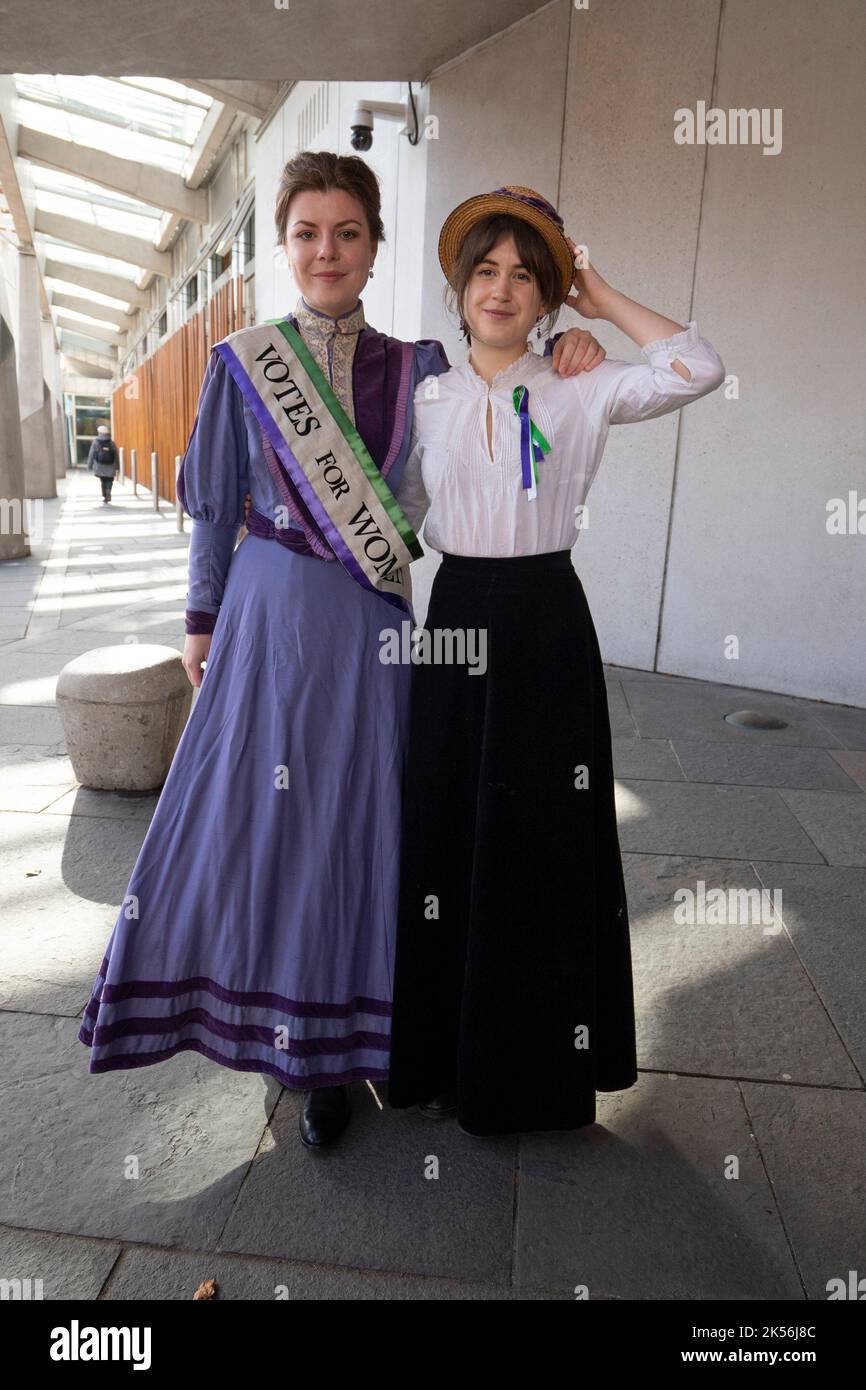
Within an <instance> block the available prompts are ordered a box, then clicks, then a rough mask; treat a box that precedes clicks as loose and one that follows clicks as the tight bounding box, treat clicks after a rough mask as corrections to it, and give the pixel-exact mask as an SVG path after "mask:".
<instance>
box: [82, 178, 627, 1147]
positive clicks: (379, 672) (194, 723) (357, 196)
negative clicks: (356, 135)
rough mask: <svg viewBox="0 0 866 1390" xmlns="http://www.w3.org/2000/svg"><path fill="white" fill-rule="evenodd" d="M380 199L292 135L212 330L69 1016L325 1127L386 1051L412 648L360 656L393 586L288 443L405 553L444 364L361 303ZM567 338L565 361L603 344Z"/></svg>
mask: <svg viewBox="0 0 866 1390" xmlns="http://www.w3.org/2000/svg"><path fill="white" fill-rule="evenodd" d="M379 207H380V205H379V189H378V184H377V181H376V178H375V175H374V174H373V173H372V171H371V170H370V169H369V168H368V166H367V165H365V164H364V162H363V161H362V160H360V159H357V158H355V157H352V156H350V157H338V156H336V155H334V154H330V153H324V152H323V153H316V154H311V153H304V154H301V155H298V156H297V157H296V158H294V159H293V160H291V161H290V162H289V163H288V164H287V165H286V167H285V169H284V171H283V176H282V181H281V186H280V190H279V194H278V199H277V205H276V212H275V217H276V225H277V231H278V234H279V241H280V243H281V244H283V245H284V246H285V249H286V253H287V256H288V259H289V263H290V265H291V268H292V271H293V274H294V278H295V281H296V283H297V285H298V288H299V290H300V292H301V298H300V300H299V302H298V305H297V308H296V309H295V312H294V314H292V315H286V316H285V317H284V318H283V319H282V320H273V321H272V322H271V323H270V324H264V325H256V326H255V327H251V328H247V329H243V330H241V331H240V332H239V333H234V334H232V335H230V337H229V338H228V339H226V340H224V342H223V343H220V344H219V345H214V348H213V350H212V352H211V357H210V361H209V364H208V368H207V371H206V374H205V378H204V382H203V385H202V390H201V396H200V399H199V405H198V413H197V417H196V421H195V425H194V427H193V431H192V434H191V436H190V440H189V444H188V446H187V450H186V453H185V455H184V459H183V464H182V468H181V473H180V478H179V484H178V487H179V493H180V495H181V498H182V500H183V502H184V505H185V508H186V510H187V512H188V513H189V514H190V516H191V517H193V518H194V524H193V532H192V539H191V546H190V555H189V588H188V595H187V605H188V606H187V620H186V629H187V633H188V636H187V640H186V645H185V648H184V665H185V667H186V669H187V672H188V674H189V676H190V679H191V681H192V683H193V684H194V685H196V686H198V685H200V686H201V689H200V692H199V695H198V698H197V700H196V702H195V705H194V708H193V710H192V713H191V715H190V718H189V720H188V722H187V725H186V728H185V729H184V732H183V735H182V737H181V739H180V742H179V744H178V747H177V751H176V753H175V757H174V760H173V762H172V765H171V769H170V771H169V775H168V778H167V780H166V782H165V785H164V787H163V790H162V793H161V796H160V799H159V802H158V804H157V807H156V811H155V813H154V816H153V820H152V821H151V824H150V826H149V828H148V832H147V835H146V837H145V839H144V843H143V845H142V848H141V851H140V853H139V856H138V859H137V861H136V864H135V867H134V870H133V873H132V877H131V879H130V882H129V887H128V890H127V895H126V897H125V899H124V903H123V906H122V908H121V910H120V912H119V915H118V917H117V921H116V923H115V926H114V929H113V931H112V934H111V937H110V940H109V943H108V947H107V949H106V952H105V958H104V960H103V962H102V964H101V967H100V970H99V974H98V976H97V979H96V983H95V985H94V988H93V992H92V995H91V999H90V1001H89V1003H88V1005H87V1007H86V1009H85V1011H84V1017H83V1021H82V1024H81V1030H80V1032H79V1038H80V1040H81V1041H82V1042H83V1043H85V1044H86V1045H87V1046H88V1047H90V1048H91V1056H90V1070H91V1071H92V1072H102V1071H110V1070H114V1069H117V1068H128V1067H139V1066H148V1065H151V1064H153V1063H156V1062H161V1061H164V1060H165V1059H167V1058H169V1057H171V1056H173V1055H174V1054H175V1053H177V1052H181V1051H186V1050H193V1051H196V1052H199V1053H202V1054H203V1055H204V1056H206V1057H209V1058H211V1060H213V1061H214V1062H217V1063H220V1064H221V1065H223V1066H228V1067H233V1068H235V1069H237V1070H240V1071H256V1072H263V1073H267V1074H268V1075H271V1076H273V1077H275V1078H277V1079H278V1080H279V1081H281V1082H282V1083H283V1085H285V1086H288V1087H291V1088H294V1089H298V1090H302V1091H303V1092H304V1093H305V1094H304V1100H303V1105H302V1107H301V1111H300V1117H299V1123H300V1132H301V1138H302V1140H303V1142H304V1143H305V1144H307V1145H308V1146H311V1147H320V1146H322V1145H324V1144H328V1143H330V1142H332V1141H333V1140H334V1139H335V1138H336V1137H337V1135H338V1134H339V1133H340V1132H341V1131H342V1129H343V1128H344V1127H345V1125H346V1123H347V1120H348V1117H349V1114H350V1105H349V1096H348V1089H347V1085H348V1083H351V1082H355V1081H359V1080H364V1079H371V1080H376V1079H385V1078H387V1076H388V1062H389V1049H390V1015H391V999H392V975H393V960H394V947H395V933H396V907H397V892H398V872H399V842H400V805H401V782H402V776H403V768H404V746H405V741H406V735H407V716H408V697H409V676H410V668H409V667H408V666H405V665H394V664H385V663H383V662H382V661H381V660H380V659H379V656H380V650H381V641H380V633H381V631H382V629H383V628H384V627H386V626H388V625H389V624H393V623H394V621H395V620H396V621H398V622H399V621H400V619H401V617H403V616H411V607H410V605H409V602H408V599H407V598H404V597H402V596H401V594H400V592H399V588H398V581H397V580H396V579H395V580H394V581H393V583H391V581H390V580H387V581H383V580H382V579H381V576H380V575H379V576H377V575H376V574H375V573H372V570H371V569H370V565H371V564H372V562H370V561H368V560H365V556H364V555H363V554H361V552H360V550H359V551H357V553H356V554H354V555H353V554H352V553H351V546H352V545H353V544H354V543H355V541H356V539H357V536H356V535H355V534H354V533H353V530H352V527H351V526H349V525H348V523H347V520H346V518H345V517H343V518H342V519H341V518H340V517H339V516H337V515H336V512H334V516H335V518H336V519H332V514H331V512H329V510H328V508H332V509H333V508H336V507H337V502H336V501H335V500H334V499H335V498H338V497H339V494H340V492H341V491H342V487H341V486H339V485H335V483H334V477H335V469H336V468H337V462H336V458H335V456H334V454H333V453H330V452H326V453H323V454H320V455H319V457H317V458H315V459H314V460H313V461H312V462H310V461H309V460H308V462H307V463H306V464H305V463H303V461H302V459H303V455H302V446H305V445H306V444H307V443H309V434H310V428H309V427H310V426H311V425H312V426H314V427H315V429H316V431H319V428H320V426H323V427H329V428H331V429H332V430H333V440H334V441H335V442H333V443H332V448H333V449H334V450H336V452H337V455H338V456H339V458H340V459H341V460H342V467H344V468H345V469H346V472H347V476H348V474H349V473H350V472H351V470H355V473H354V474H353V478H354V477H355V476H356V477H357V480H358V484H359V486H361V487H367V488H369V489H372V491H370V492H369V494H368V495H369V497H370V498H371V499H372V501H371V505H376V499H378V500H379V501H382V503H383V505H384V506H385V507H386V509H387V510H388V513H389V516H390V517H391V521H392V523H393V528H394V529H393V534H394V536H395V537H396V538H397V539H396V541H395V544H396V545H398V546H399V545H400V543H401V538H402V540H403V541H405V542H406V544H407V545H408V546H409V554H410V555H411V554H417V553H418V552H419V549H420V548H417V549H414V550H413V549H412V543H414V545H415V546H416V547H417V542H415V539H414V536H413V535H412V532H411V530H410V529H409V528H408V523H406V522H405V518H403V517H402V513H401V512H400V511H399V508H397V507H396V504H395V503H394V501H393V490H394V488H395V487H396V485H397V484H398V483H399V480H400V477H401V474H402V471H403V467H404V464H405V461H406V456H407V453H408V447H409V440H410V432H411V424H412V403H413V391H414V388H415V386H416V384H417V383H418V382H420V381H421V380H422V379H423V378H424V377H426V376H429V375H431V374H439V373H441V372H443V371H445V370H447V367H448V362H447V360H446V358H445V355H444V352H443V350H442V347H441V344H439V343H438V342H433V341H422V342H417V343H414V344H409V343H403V342H399V341H397V340H396V339H394V338H390V337H388V336H386V335H385V334H382V333H378V332H376V331H375V330H374V329H372V328H370V327H369V326H368V325H367V323H366V321H365V318H364V309H363V305H362V303H361V301H360V299H359V293H360V291H361V290H362V289H363V287H364V284H365V283H366V281H367V278H368V277H369V276H370V275H372V273H373V263H374V261H375V258H376V252H377V248H378V244H379V242H380V241H381V240H382V238H383V227H382V222H381V218H380V210H379ZM567 338H568V340H567V341H566V342H564V343H561V344H557V346H556V348H555V350H554V352H555V356H554V361H555V363H556V365H557V367H558V369H559V370H560V371H561V372H563V374H569V375H571V374H573V373H575V372H577V371H580V370H586V369H588V368H589V367H591V366H592V365H594V364H595V363H596V362H597V361H599V360H600V357H601V356H603V354H602V353H600V350H599V349H598V346H597V344H596V343H595V340H594V339H593V338H592V337H591V335H589V334H587V333H579V334H578V333H576V332H573V333H572V334H571V335H567ZM251 344H252V345H254V346H253V347H252V348H251ZM263 344H264V347H262V345H263ZM260 349H261V350H260ZM263 363H264V365H262V364H263ZM271 368H273V369H274V370H273V371H272V370H271ZM257 371H259V372H260V375H259V376H258V377H256V372H257ZM276 382H280V383H282V384H281V389H280V390H279V391H278V392H277V391H276V387H275V385H274V383H276ZM299 383H306V384H305V385H303V389H301V384H299ZM269 389H271V390H272V391H273V393H274V399H269V398H268V391H269ZM313 396H315V399H317V400H318V402H319V408H318V409H317V411H313V410H312V408H311V407H310V405H309V401H310V399H311V398H312V397H313ZM316 415H318V418H315V416H316ZM326 417H327V418H326ZM321 433H322V437H323V438H324V435H325V433H326V429H325V428H323V429H322V430H321ZM305 436H306V439H305ZM320 447H321V446H320ZM340 450H342V451H343V452H342V453H341V452H340ZM325 460H330V465H329V466H323V465H324V462H325ZM305 468H306V469H307V473H309V478H308V476H307V473H305V471H304V469H305ZM317 473H323V474H324V477H325V478H327V477H328V475H329V474H330V475H331V477H330V486H331V492H330V494H328V491H327V489H326V488H324V484H323V481H322V478H320V477H318V476H317ZM382 479H384V480H385V483H386V484H387V486H385V484H383V482H382ZM317 487H319V488H322V489H323V492H324V496H325V498H326V501H325V502H323V501H322V500H321V496H320V495H318V494H317V493H316V491H315V489H316V488H317ZM347 490H348V489H347ZM245 497H247V498H248V500H249V502H250V504H251V506H250V510H249V513H248V516H247V518H246V524H247V534H246V535H245V536H244V538H243V540H242V542H241V544H239V545H237V546H236V542H237V537H238V532H239V529H240V527H241V525H242V524H243V522H244V500H245ZM389 498H390V501H389V500H388V499H389ZM383 499H384V500H383ZM359 514H360V513H359V512H356V513H355V514H353V515H352V516H351V518H350V519H351V521H352V522H353V523H355V522H357V520H358V515H359ZM388 525H389V523H388V521H387V519H386V521H385V522H383V523H382V529H383V530H387V529H388ZM358 529H359V528H358V527H357V526H355V528H354V531H355V532H357V531H358ZM361 529H362V530H363V528H361ZM380 539H381V537H380ZM344 540H345V542H346V544H344ZM362 540H363V537H362ZM347 547H348V548H347ZM375 553H376V552H375V551H372V550H371V549H370V548H368V549H367V552H366V554H367V556H369V555H370V554H375ZM338 559H339V560H341V561H342V563H334V561H335V560H338ZM356 561H357V562H358V563H356ZM365 563H366V564H367V565H368V576H369V575H372V578H370V577H365V575H364V574H362V572H361V570H362V568H363V565H364V564H365ZM359 566H360V567H359ZM373 568H375V566H373ZM356 581H357V582H356ZM380 583H381V585H382V587H381V588H380V587H377V585H378V584H380ZM386 583H391V587H392V588H393V589H394V592H383V589H385V587H386ZM395 610H396V611H395ZM205 662H206V666H205V671H204V675H202V664H203V663H205Z"/></svg>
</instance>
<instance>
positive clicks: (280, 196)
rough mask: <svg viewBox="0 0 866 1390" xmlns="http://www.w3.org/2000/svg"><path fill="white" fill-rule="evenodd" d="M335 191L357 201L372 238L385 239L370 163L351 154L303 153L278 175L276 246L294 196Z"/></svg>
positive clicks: (283, 234) (376, 183) (282, 236)
mask: <svg viewBox="0 0 866 1390" xmlns="http://www.w3.org/2000/svg"><path fill="white" fill-rule="evenodd" d="M334 188H339V189H341V190H342V191H343V192H344V193H350V194H351V195H352V197H353V198H357V200H358V202H359V203H360V204H361V206H362V208H363V209H364V216H365V217H366V219H367V226H368V227H369V229H370V237H371V239H372V240H373V241H384V240H385V228H384V226H383V225H382V217H381V212H380V209H381V198H380V195H379V180H378V179H377V178H376V175H375V174H374V173H373V170H372V169H371V168H370V166H369V164H365V163H364V161H363V159H358V158H357V156H356V155H353V154H332V153H331V152H330V151H329V150H315V151H314V150H302V151H301V153H300V154H296V155H295V156H294V158H293V159H290V160H289V162H288V164H286V165H285V166H284V168H283V172H282V174H281V175H280V186H279V188H278V190H277V205H276V208H275V210H274V221H275V223H276V227H277V244H278V245H279V246H282V245H283V244H284V242H285V240H286V236H287V228H288V221H289V204H290V203H291V201H292V199H293V198H294V196H295V194H296V193H330V191H331V189H334Z"/></svg>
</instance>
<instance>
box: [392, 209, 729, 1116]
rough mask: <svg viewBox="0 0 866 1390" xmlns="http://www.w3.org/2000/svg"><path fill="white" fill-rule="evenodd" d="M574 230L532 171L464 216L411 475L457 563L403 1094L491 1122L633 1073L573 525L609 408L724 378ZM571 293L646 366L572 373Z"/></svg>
mask: <svg viewBox="0 0 866 1390" xmlns="http://www.w3.org/2000/svg"><path fill="white" fill-rule="evenodd" d="M574 252H575V247H574V243H573V242H571V241H570V240H569V239H568V238H567V237H566V236H565V234H564V231H563V227H562V221H561V219H560V217H559V215H558V213H557V212H556V210H555V209H554V208H553V207H552V206H551V205H550V204H549V203H547V202H546V200H545V199H544V198H542V197H541V195H540V194H538V193H536V192H535V191H534V190H533V189H529V188H523V187H518V186H514V185H509V186H507V187H504V188H500V189H497V190H495V191H494V193H492V194H482V195H479V196H478V197H475V198H470V199H468V200H467V201H466V202H465V203H461V204H460V206H459V207H458V208H456V209H455V210H454V212H452V213H451V214H450V216H449V217H448V219H447V220H446V222H445V225H444V227H443V229H442V234H441V236H440V242H439V255H440V262H441V264H442V267H443V270H444V272H445V275H446V278H447V280H448V282H449V284H450V286H451V289H452V291H453V294H454V300H455V303H456V307H457V309H458V310H459V313H460V318H461V327H462V329H463V332H464V334H465V336H466V337H467V339H468V341H469V347H470V352H469V358H468V360H467V361H466V362H465V363H463V364H462V365H461V366H459V367H453V368H451V370H449V371H447V372H445V373H444V374H443V375H441V376H439V377H437V378H429V379H428V380H427V381H424V382H421V383H420V385H419V386H418V388H417V390H416V393H415V398H414V401H415V425H414V431H413V444H414V447H413V449H412V452H411V454H410V456H409V459H408V461H407V466H406V470H405V472H404V475H403V479H402V482H401V485H400V488H399V490H398V492H397V499H398V501H399V502H400V505H401V506H402V508H403V510H404V512H405V513H406V515H407V517H408V518H409V520H410V522H411V524H412V526H413V528H414V529H415V530H416V532H417V531H418V530H419V528H420V525H421V522H422V521H423V520H424V519H425V517H426V521H425V524H424V532H423V535H424V540H425V541H426V542H427V544H428V545H430V546H432V547H433V548H434V549H436V550H439V551H441V552H442V564H441V565H440V567H439V569H438V571H437V573H436V578H435V580H434V584H433V589H432V593H431V598H430V606H429V611H428V616H427V623H426V627H425V632H426V633H427V634H429V638H428V645H427V647H424V646H419V647H417V648H416V652H415V658H414V659H415V662H416V664H414V666H413V673H412V680H413V685H412V710H411V724H410V735H409V754H408V770H407V779H406V795H405V804H404V821H403V848H402V869H401V885H400V913H399V925H398V935H397V951H396V964H395V981H394V1011H393V1018H392V1039H391V1057H390V1070H389V1100H390V1103H391V1104H392V1105H393V1106H395V1107H397V1108H402V1107H405V1106H409V1105H414V1104H419V1105H420V1106H421V1109H422V1111H423V1112H424V1113H425V1114H427V1115H429V1116H431V1117H437V1116H440V1115H444V1114H447V1113H449V1112H451V1111H455V1110H456V1112H457V1119H458V1123H459V1125H460V1127H461V1128H462V1129H463V1130H465V1131H466V1132H467V1133H469V1134H474V1135H488V1134H500V1133H513V1132H519V1131H526V1130H538V1129H551V1130H552V1129H576V1128H579V1127H580V1126H582V1125H586V1124H591V1123H593V1122H594V1120H595V1100H596V1091H618V1090H623V1089H625V1088H627V1087H629V1086H631V1085H633V1084H634V1082H635V1081H636V1079H637V1059H636V1053H635V1025H634V1001H633V990H632V976H631V953H630V945H629V926H628V907H627V902H626V895H625V888H624V883H623V873H622V862H621V858H620V850H619V842H618V837H617V827H616V814H615V806H614V783H613V766H612V758H611V737H610V721H609V715H608V708H607V698H606V689H605V683H604V672H603V667H602V663H601V655H600V652H599V647H598V640H597V636H596V632H595V628H594V625H593V621H592V616H591V614H590V611H589V607H588V605H587V601H586V597H585V594H584V591H583V586H582V585H581V582H580V579H579V578H578V576H577V574H576V572H575V570H574V568H573V565H572V563H571V547H572V546H573V544H574V543H575V541H576V539H577V537H578V535H579V529H578V528H579V526H580V516H581V509H582V505H583V503H584V502H585V499H586V496H587V493H588V491H589V488H590V485H591V483H592V480H593V478H594V477H595V474H596V471H597V469H598V465H599V462H600V460H601V456H602V453H603V451H604V445H605V440H606V438H607V432H608V428H609V426H610V425H611V424H628V423H636V422H638V421H641V420H649V419H653V418H654V417H655V416H658V415H664V414H666V413H668V412H669V411H673V410H676V409H678V408H679V407H680V406H682V405H685V404H687V403H688V402H690V401H695V400H697V399H699V397H701V396H704V395H706V394H707V393H708V392H710V391H713V390H715V389H716V388H717V387H718V386H719V385H721V383H722V381H723V379H724V365H723V363H722V361H721V359H720V357H719V355H718V353H717V352H716V351H715V349H714V348H713V347H712V346H711V345H710V344H709V343H708V342H707V341H706V340H705V339H703V338H701V337H700V336H699V334H698V329H697V323H696V322H695V321H694V320H692V321H690V322H689V323H688V324H687V325H686V326H685V327H683V325H681V324H678V323H676V322H675V321H674V320H672V319H669V318H665V317H664V316H663V315H661V314H657V313H655V312H654V311H653V310H651V309H648V308H645V307H644V306H643V305H641V304H637V303H636V302H635V301H634V300H632V299H629V298H628V297H627V296H626V295H624V294H622V293H620V291H618V290H615V289H614V288H613V287H612V286H610V285H609V284H607V282H606V281H605V280H604V279H603V278H602V277H601V275H599V274H598V272H597V271H596V270H595V269H594V268H593V267H592V266H591V265H590V264H589V263H588V262H585V263H583V264H582V265H579V262H578V260H577V259H576V258H575V255H574ZM572 290H574V293H571V291H572ZM563 302H565V303H567V304H570V305H572V306H573V307H574V308H576V309H577V311H578V312H579V313H581V314H582V315H583V316H584V317H585V318H588V319H607V320H608V321H609V322H610V323H613V324H615V325H616V326H617V327H618V328H620V329H621V330H622V331H623V332H624V333H626V334H628V336H629V337H630V338H632V339H633V340H634V342H636V343H637V344H638V345H639V346H640V347H641V349H642V351H643V355H644V357H645V358H646V365H642V366H634V365H630V364H628V363H626V362H618V361H615V360H612V359H610V358H607V359H606V360H605V361H604V362H602V363H600V364H599V365H598V366H597V367H595V369H594V370H593V371H592V372H588V373H580V374H578V375H576V376H573V377H569V378H562V377H559V376H558V375H557V374H556V373H555V372H554V371H553V370H552V368H551V366H550V365H549V362H547V361H546V360H545V359H544V358H542V357H539V356H537V355H536V354H535V353H533V352H532V351H531V350H530V347H529V343H528V337H529V334H530V333H531V331H532V330H533V328H535V327H536V326H537V325H541V324H542V321H543V320H544V319H545V318H546V319H547V322H548V326H549V327H552V324H553V321H554V319H555V316H556V313H557V311H558V309H559V307H560V305H561V304H562V303H563ZM543 331H544V329H543V328H542V327H541V326H539V327H538V332H539V336H541V333H542V332H543ZM425 652H426V653H427V655H426V656H425V654H424V653H425ZM470 653H472V656H471V658H470V656H469V654H470ZM431 657H432V659H430V658H431ZM461 657H462V659H461Z"/></svg>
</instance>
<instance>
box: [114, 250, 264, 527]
mask: <svg viewBox="0 0 866 1390" xmlns="http://www.w3.org/2000/svg"><path fill="white" fill-rule="evenodd" d="M243 296H244V282H243V277H242V276H240V275H238V276H236V277H235V279H233V280H230V281H229V282H228V284H226V285H223V287H222V289H220V290H218V291H217V293H216V294H215V295H214V296H213V298H212V299H211V300H210V302H209V303H208V304H207V305H206V306H205V307H204V308H203V309H200V310H199V312H198V313H197V314H194V315H193V316H192V318H190V319H188V320H187V322H186V323H185V324H184V325H183V327H182V328H179V329H178V331H177V332H176V333H173V334H172V336H171V337H170V338H169V339H168V341H167V342H165V343H163V344H162V346H161V347H159V348H157V350H156V352H155V353H153V355H152V356H151V357H148V358H147V360H146V361H145V362H142V364H141V366H140V367H138V368H137V369H136V371H135V372H134V373H133V374H132V375H131V376H130V377H129V378H127V380H125V381H124V383H123V384H122V385H121V386H119V387H118V388H117V390H116V391H115V392H114V393H113V395H112V398H111V434H112V438H113V439H114V442H115V444H118V445H120V446H122V448H123V450H124V466H125V472H126V476H127V477H129V475H130V469H131V450H132V449H137V450H138V480H139V482H140V483H141V484H142V486H143V487H147V488H149V487H150V455H151V453H152V451H153V450H154V449H155V450H156V452H157V455H158V457H157V467H158V489H159V495H160V497H165V498H167V499H168V500H169V501H170V502H173V501H174V500H175V489H174V458H175V454H181V455H183V453H184V452H185V450H186V446H187V443H188V441H189V436H190V434H191V433H192V427H193V425H194V424H195V416H196V410H197V408H198V398H199V393H200V391H201V384H202V380H203V378H204V374H205V369H206V368H207V361H208V355H209V352H210V346H211V344H212V343H218V342H219V341H220V339H221V338H224V337H225V336H226V334H227V333H234V332H235V330H236V329H238V328H243V327H244V302H243Z"/></svg>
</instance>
